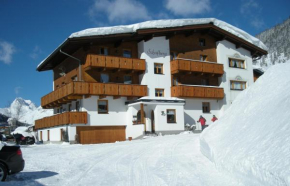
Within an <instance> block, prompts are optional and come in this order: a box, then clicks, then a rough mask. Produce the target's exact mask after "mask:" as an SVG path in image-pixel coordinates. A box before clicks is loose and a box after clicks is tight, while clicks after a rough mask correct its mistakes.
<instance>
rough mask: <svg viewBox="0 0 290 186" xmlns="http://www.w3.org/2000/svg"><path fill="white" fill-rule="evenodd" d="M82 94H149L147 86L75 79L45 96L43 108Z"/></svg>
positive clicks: (129, 95)
mask: <svg viewBox="0 0 290 186" xmlns="http://www.w3.org/2000/svg"><path fill="white" fill-rule="evenodd" d="M82 95H86V96H90V95H98V96H116V97H143V96H147V86H146V85H133V84H115V83H89V82H78V81H74V82H71V83H69V84H67V85H64V86H63V87H60V88H58V89H56V90H55V91H53V92H51V93H49V94H47V95H45V96H43V97H42V98H41V106H42V107H43V108H55V107H58V106H60V105H61V104H65V103H68V102H71V101H72V100H76V99H81V98H82Z"/></svg>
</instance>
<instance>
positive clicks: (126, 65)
mask: <svg viewBox="0 0 290 186" xmlns="http://www.w3.org/2000/svg"><path fill="white" fill-rule="evenodd" d="M84 68H85V69H90V68H107V69H120V70H134V71H139V72H144V71H145V68H146V65H145V60H144V59H134V58H126V57H115V56H104V55H96V54H88V55H87V58H86V63H85V64H84Z"/></svg>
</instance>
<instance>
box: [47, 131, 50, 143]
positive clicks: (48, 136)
mask: <svg viewBox="0 0 290 186" xmlns="http://www.w3.org/2000/svg"><path fill="white" fill-rule="evenodd" d="M49 137H50V135H49V130H47V141H50V139H49Z"/></svg>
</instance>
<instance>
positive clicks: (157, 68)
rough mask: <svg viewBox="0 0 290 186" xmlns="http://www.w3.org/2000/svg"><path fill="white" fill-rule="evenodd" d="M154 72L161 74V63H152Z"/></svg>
mask: <svg viewBox="0 0 290 186" xmlns="http://www.w3.org/2000/svg"><path fill="white" fill-rule="evenodd" d="M154 74H163V64H161V63H154Z"/></svg>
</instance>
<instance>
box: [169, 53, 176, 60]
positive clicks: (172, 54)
mask: <svg viewBox="0 0 290 186" xmlns="http://www.w3.org/2000/svg"><path fill="white" fill-rule="evenodd" d="M176 58H177V53H176V52H170V60H171V61H172V60H174V59H176Z"/></svg>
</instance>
